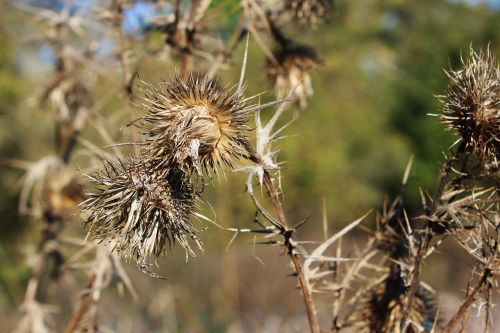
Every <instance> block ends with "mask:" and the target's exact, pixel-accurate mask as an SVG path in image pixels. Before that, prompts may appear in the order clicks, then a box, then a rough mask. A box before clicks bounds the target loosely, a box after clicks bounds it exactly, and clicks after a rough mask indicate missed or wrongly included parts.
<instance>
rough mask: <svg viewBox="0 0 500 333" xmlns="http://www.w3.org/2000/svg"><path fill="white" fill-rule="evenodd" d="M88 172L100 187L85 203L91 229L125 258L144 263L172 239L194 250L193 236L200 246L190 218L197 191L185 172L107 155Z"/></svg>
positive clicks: (90, 231)
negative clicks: (103, 160)
mask: <svg viewBox="0 0 500 333" xmlns="http://www.w3.org/2000/svg"><path fill="white" fill-rule="evenodd" d="M87 178H88V179H89V180H90V182H91V183H92V184H93V185H94V186H95V187H96V190H95V191H94V192H92V193H89V194H88V198H87V199H86V200H85V202H84V203H83V210H84V211H87V212H88V213H89V217H88V219H87V222H86V226H87V228H88V230H89V235H90V236H91V237H92V238H93V239H95V240H97V241H98V242H104V244H108V245H110V246H111V248H112V250H113V251H115V252H117V253H119V254H120V255H121V256H122V257H123V258H125V259H126V260H135V261H136V262H137V264H138V265H139V266H141V267H145V266H146V265H147V263H148V258H149V257H150V256H160V255H164V254H166V252H167V247H169V246H172V245H173V243H174V242H177V243H179V244H180V245H181V246H182V247H183V248H184V249H185V250H186V255H192V256H194V255H195V254H194V252H193V250H192V249H191V246H190V244H189V242H188V239H189V238H191V239H192V240H194V242H195V243H196V245H197V247H198V248H199V249H202V244H201V242H200V241H199V240H198V238H197V237H196V235H195V233H196V230H195V229H194V228H193V227H192V226H191V224H190V222H189V217H190V216H191V215H192V214H194V209H195V207H194V206H195V192H194V191H193V187H192V185H191V182H190V179H189V178H188V177H187V176H186V174H185V173H183V172H181V171H180V170H175V169H165V170H164V171H162V172H160V171H158V170H154V171H153V169H152V168H151V165H150V164H149V163H148V162H142V161H141V162H139V161H137V160H136V159H130V158H129V159H124V158H122V159H119V160H116V161H112V162H111V161H105V162H104V165H103V166H102V168H101V169H100V170H99V171H97V172H96V173H94V174H90V175H87Z"/></svg>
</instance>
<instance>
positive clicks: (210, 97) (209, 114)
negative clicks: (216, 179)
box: [140, 75, 254, 171]
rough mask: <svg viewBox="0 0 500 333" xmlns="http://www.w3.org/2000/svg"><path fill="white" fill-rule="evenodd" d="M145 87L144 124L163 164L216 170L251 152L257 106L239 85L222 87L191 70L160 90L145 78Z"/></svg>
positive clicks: (154, 155) (146, 132)
mask: <svg viewBox="0 0 500 333" xmlns="http://www.w3.org/2000/svg"><path fill="white" fill-rule="evenodd" d="M142 90H143V92H144V98H143V100H142V103H141V106H142V107H143V108H145V109H146V110H147V114H146V115H145V116H144V117H143V119H142V120H143V121H142V123H141V125H140V126H141V127H142V129H143V131H144V135H145V136H146V141H147V143H148V147H149V148H150V153H151V155H152V158H153V159H154V160H156V161H158V162H157V166H158V167H163V166H165V165H169V164H172V163H174V164H175V165H177V166H180V167H181V168H183V169H185V168H186V167H187V168H191V167H195V168H196V169H198V170H200V169H201V168H200V167H203V168H204V169H205V170H208V169H209V168H210V169H212V170H214V171H216V167H217V166H222V164H226V165H228V166H232V165H233V163H232V159H233V158H239V157H246V156H247V152H246V147H247V145H248V143H247V139H246V132H247V130H248V128H247V117H248V114H249V113H250V112H251V111H252V110H253V109H254V107H253V106H246V103H245V102H246V100H245V99H243V98H242V96H241V92H240V91H237V89H236V88H229V89H225V90H220V89H219V88H218V87H217V83H216V82H215V81H212V80H208V79H206V78H204V77H200V76H194V75H190V76H189V78H188V80H186V81H183V80H182V79H180V78H179V77H175V78H174V79H173V80H172V81H171V82H166V81H164V82H163V87H162V88H159V89H158V88H155V87H153V86H152V85H151V84H149V83H145V82H144V84H143V86H142Z"/></svg>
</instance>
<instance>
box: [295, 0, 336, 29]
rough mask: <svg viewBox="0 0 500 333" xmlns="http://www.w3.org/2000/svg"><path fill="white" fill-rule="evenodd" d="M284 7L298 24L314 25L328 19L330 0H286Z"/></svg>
mask: <svg viewBox="0 0 500 333" xmlns="http://www.w3.org/2000/svg"><path fill="white" fill-rule="evenodd" d="M286 7H287V9H288V10H290V11H291V12H292V13H293V16H294V17H295V19H296V20H297V21H298V22H299V23H300V24H307V23H310V24H312V25H316V24H317V23H318V22H324V21H327V20H328V19H329V16H330V11H331V9H332V8H333V1H332V0H288V1H287V3H286Z"/></svg>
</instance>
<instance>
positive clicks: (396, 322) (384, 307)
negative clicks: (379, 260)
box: [357, 271, 437, 333]
mask: <svg viewBox="0 0 500 333" xmlns="http://www.w3.org/2000/svg"><path fill="white" fill-rule="evenodd" d="M405 297H406V287H405V285H404V283H403V279H402V278H401V277H400V275H399V274H398V273H397V272H395V271H393V272H391V273H390V274H389V276H388V277H387V278H386V279H385V280H384V281H382V282H380V283H379V284H377V285H375V286H373V287H372V288H370V290H369V291H368V293H367V295H366V297H365V298H364V300H363V301H362V304H361V306H360V308H359V313H358V318H357V319H358V320H359V321H360V322H361V329H360V332H382V333H392V332H399V331H400V325H401V321H402V320H403V309H404V305H405ZM436 313H437V309H436V301H435V298H434V295H433V294H431V293H430V292H429V291H427V290H425V289H424V288H419V289H418V290H417V293H416V294H415V299H414V302H413V305H412V308H411V309H410V312H409V315H408V319H409V321H410V325H409V326H408V329H407V330H406V332H411V333H417V332H429V331H430V330H431V329H432V327H433V325H434V322H435V319H436Z"/></svg>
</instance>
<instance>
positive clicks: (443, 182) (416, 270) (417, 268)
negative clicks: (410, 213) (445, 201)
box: [401, 142, 467, 328]
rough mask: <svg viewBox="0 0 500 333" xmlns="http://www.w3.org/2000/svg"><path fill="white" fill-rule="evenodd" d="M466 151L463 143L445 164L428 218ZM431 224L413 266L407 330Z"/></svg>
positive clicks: (405, 310)
mask: <svg viewBox="0 0 500 333" xmlns="http://www.w3.org/2000/svg"><path fill="white" fill-rule="evenodd" d="M464 150H465V143H464V142H462V143H461V144H460V146H459V147H458V148H457V150H456V152H455V153H454V154H453V155H452V156H451V157H449V158H448V159H447V160H446V162H445V163H444V166H443V172H442V176H441V179H440V181H439V185H438V188H437V190H436V192H435V194H434V198H433V202H432V206H431V207H425V210H426V213H427V216H432V215H433V214H434V212H435V211H436V209H437V207H438V205H439V204H440V203H441V197H442V196H443V193H444V191H445V189H446V185H447V184H448V178H449V176H450V174H451V172H452V166H453V162H454V161H456V160H457V159H458V157H459V156H461V155H462V153H463V152H464ZM466 164H467V158H465V159H464V161H463V165H462V167H461V170H464V169H465V166H466ZM451 200H453V198H452V199H450V200H449V201H451ZM431 223H432V221H429V220H427V222H426V226H425V230H424V231H423V234H422V239H421V241H420V244H419V246H418V249H417V255H416V257H415V261H414V264H413V272H412V277H411V282H410V287H409V289H408V293H407V296H406V304H405V306H404V308H403V316H402V320H401V326H402V328H405V327H406V326H407V321H408V314H409V313H410V311H411V308H412V306H413V301H414V299H415V294H416V292H417V290H418V286H419V285H420V273H421V271H422V264H423V261H424V259H425V256H426V254H427V251H428V249H429V244H430V243H431V241H432V238H433V237H434V234H433V231H432V225H431Z"/></svg>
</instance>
